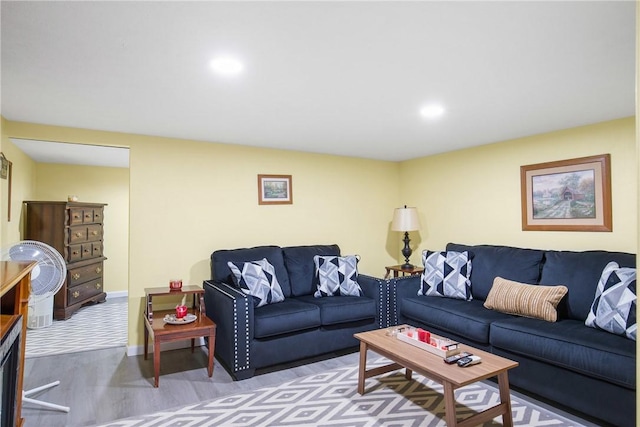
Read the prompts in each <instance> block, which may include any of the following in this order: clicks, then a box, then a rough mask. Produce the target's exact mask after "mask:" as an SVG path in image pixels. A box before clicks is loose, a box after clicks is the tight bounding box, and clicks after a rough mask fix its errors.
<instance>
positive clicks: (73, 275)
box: [67, 261, 104, 288]
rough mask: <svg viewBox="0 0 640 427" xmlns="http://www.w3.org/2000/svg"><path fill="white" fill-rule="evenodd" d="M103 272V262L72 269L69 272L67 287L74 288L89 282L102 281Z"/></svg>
mask: <svg viewBox="0 0 640 427" xmlns="http://www.w3.org/2000/svg"><path fill="white" fill-rule="evenodd" d="M103 271H104V269H103V266H102V261H100V262H97V263H95V264H90V265H86V266H84V267H78V268H70V269H69V270H68V271H67V276H68V277H67V287H69V288H70V287H74V286H76V285H79V284H80V283H84V282H86V281H87V280H93V279H98V278H100V279H102V272H103Z"/></svg>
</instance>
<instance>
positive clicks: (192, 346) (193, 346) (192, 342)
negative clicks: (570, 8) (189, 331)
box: [191, 338, 196, 353]
mask: <svg viewBox="0 0 640 427" xmlns="http://www.w3.org/2000/svg"><path fill="white" fill-rule="evenodd" d="M195 343H196V340H195V338H191V353H193V349H194V348H195Z"/></svg>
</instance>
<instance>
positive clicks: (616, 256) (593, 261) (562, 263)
mask: <svg viewBox="0 0 640 427" xmlns="http://www.w3.org/2000/svg"><path fill="white" fill-rule="evenodd" d="M544 257H545V261H544V267H543V268H542V277H541V278H540V284H541V285H564V286H566V287H567V288H569V293H568V294H567V297H566V298H565V300H564V301H563V302H562V303H561V304H560V306H558V310H559V315H560V317H565V318H570V319H575V320H580V321H582V322H584V321H585V320H586V318H587V315H588V314H589V310H590V309H591V304H592V303H593V296H594V295H595V294H596V287H597V286H598V281H599V280H600V275H601V274H602V270H604V267H605V266H606V265H607V264H608V263H610V262H611V261H615V262H617V263H618V265H619V266H620V267H632V268H633V267H635V264H636V257H635V255H632V254H627V253H623V252H607V251H584V252H571V251H547V252H545V254H544ZM528 283H533V282H528Z"/></svg>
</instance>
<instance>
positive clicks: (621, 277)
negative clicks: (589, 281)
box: [584, 261, 638, 341]
mask: <svg viewBox="0 0 640 427" xmlns="http://www.w3.org/2000/svg"><path fill="white" fill-rule="evenodd" d="M636 299H637V298H636V269H635V268H628V267H620V266H619V265H618V263H617V262H613V261H612V262H610V263H609V264H607V266H606V267H605V268H604V270H603V271H602V276H601V277H600V281H599V282H598V288H597V289H596V296H595V298H594V300H593V304H592V305H591V310H590V311H589V315H588V316H587V320H585V322H584V323H585V325H587V326H590V327H592V328H601V329H603V330H605V331H607V332H611V333H613V334H617V335H624V336H626V337H627V338H629V339H632V340H634V341H635V339H636V331H637V329H638V327H637V325H636Z"/></svg>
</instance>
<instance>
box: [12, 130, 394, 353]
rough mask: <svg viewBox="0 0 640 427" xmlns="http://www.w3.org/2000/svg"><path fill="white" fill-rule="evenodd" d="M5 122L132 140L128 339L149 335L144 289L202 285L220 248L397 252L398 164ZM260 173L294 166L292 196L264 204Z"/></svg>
mask: <svg viewBox="0 0 640 427" xmlns="http://www.w3.org/2000/svg"><path fill="white" fill-rule="evenodd" d="M5 125H6V130H5V133H6V134H7V135H9V136H11V137H16V138H27V139H40V140H49V141H63V142H71V143H84V144H96V145H110V146H120V147H130V171H129V182H130V202H129V203H130V204H129V212H130V213H129V227H130V239H129V244H130V247H129V254H130V259H129V261H130V264H129V270H130V271H129V345H139V344H141V343H142V334H141V333H140V332H141V331H142V323H141V321H140V320H141V316H142V315H141V313H142V299H143V297H144V288H146V287H154V286H162V285H166V284H167V281H168V280H169V279H170V278H182V279H183V282H184V283H185V284H196V285H200V284H201V283H202V280H203V279H206V278H209V276H210V270H209V256H210V254H211V252H212V251H213V250H215V249H221V248H237V247H243V246H255V245H262V244H275V245H282V246H285V245H297V244H315V243H337V244H339V245H340V247H341V249H342V252H343V253H344V254H354V253H357V254H359V255H360V256H361V257H362V260H361V262H360V264H359V269H360V271H361V272H362V273H365V274H370V275H375V276H382V275H383V274H384V269H383V267H384V266H385V265H389V264H390V263H392V262H394V258H395V254H397V253H398V242H399V240H400V239H399V236H397V233H393V235H392V237H390V236H389V232H388V228H389V223H390V221H391V216H392V212H393V208H394V207H396V204H397V203H398V197H397V189H398V188H399V186H400V185H399V181H398V176H399V172H398V171H399V164H398V163H393V162H385V161H374V160H364V159H357V158H346V157H339V156H329V155H320V154H308V153H299V152H291V151H283V150H270V149H259V148H249V147H241V146H234V145H224V144H212V143H202V142H195V141H188V140H178V139H169V138H155V137H148V136H139V135H128V134H119V133H111V132H99V131H89V130H82V129H72V128H61V127H54V126H45V125H35V124H29V123H18V122H5ZM260 173H271V174H290V175H292V176H293V201H294V203H293V205H280V206H259V205H258V201H257V188H258V186H257V175H258V174H260ZM63 193H64V194H63V196H66V194H67V192H66V191H63ZM105 218H106V217H105ZM108 262H109V261H108Z"/></svg>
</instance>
